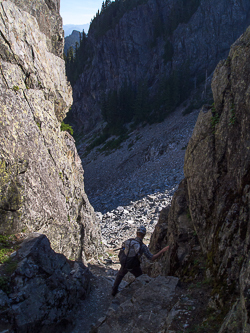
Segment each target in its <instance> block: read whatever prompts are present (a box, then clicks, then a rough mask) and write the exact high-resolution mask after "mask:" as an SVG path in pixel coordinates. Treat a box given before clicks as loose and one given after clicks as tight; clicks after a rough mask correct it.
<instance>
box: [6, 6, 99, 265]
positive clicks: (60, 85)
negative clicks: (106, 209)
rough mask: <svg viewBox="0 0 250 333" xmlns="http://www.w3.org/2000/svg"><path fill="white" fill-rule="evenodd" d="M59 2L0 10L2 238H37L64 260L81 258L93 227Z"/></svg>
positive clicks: (88, 252) (91, 249)
mask: <svg viewBox="0 0 250 333" xmlns="http://www.w3.org/2000/svg"><path fill="white" fill-rule="evenodd" d="M62 52H63V30H62V22H61V18H60V16H59V1H52V0H51V1H49V0H48V1H47V0H45V1H42V0H41V1H31V0H30V1H20V0H16V1H1V3H0V91H1V93H0V107H1V119H0V232H1V233H6V234H11V233H15V232H20V231H24V230H25V232H27V233H28V232H33V231H39V232H41V233H44V234H46V235H47V236H48V238H49V239H50V241H51V245H52V247H53V249H54V250H55V251H57V252H60V253H64V254H65V255H66V256H67V257H68V258H72V259H76V258H78V259H87V258H90V257H92V256H93V255H95V254H96V251H97V248H98V246H99V227H98V225H96V224H95V218H94V212H93V208H92V207H91V206H90V204H89V201H88V198H87V196H86V194H85V192H84V186H83V180H84V177H83V169H82V166H81V161H80V159H79V157H78V154H77V151H76V148H75V144H74V139H73V138H72V137H71V135H69V134H68V133H67V132H61V130H60V125H61V122H62V120H63V119H64V118H65V115H66V113H67V111H68V109H69V107H70V105H71V104H72V90H71V87H70V85H69V83H68V82H67V80H66V76H65V64H64V60H63V59H62Z"/></svg>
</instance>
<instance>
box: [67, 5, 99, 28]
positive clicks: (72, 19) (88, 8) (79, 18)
mask: <svg viewBox="0 0 250 333" xmlns="http://www.w3.org/2000/svg"><path fill="white" fill-rule="evenodd" d="M102 2H103V0H61V16H62V18H63V24H64V25H65V24H75V25H80V24H85V23H90V20H91V19H92V18H93V17H94V16H95V14H96V13H97V11H98V9H101V7H102Z"/></svg>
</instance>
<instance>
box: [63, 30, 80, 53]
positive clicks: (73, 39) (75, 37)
mask: <svg viewBox="0 0 250 333" xmlns="http://www.w3.org/2000/svg"><path fill="white" fill-rule="evenodd" d="M81 35H82V32H80V31H77V30H73V31H72V33H71V35H69V36H67V37H65V38H64V53H65V55H67V52H68V49H69V48H70V47H73V49H75V47H76V45H77V44H76V43H78V44H79V43H80V36H81Z"/></svg>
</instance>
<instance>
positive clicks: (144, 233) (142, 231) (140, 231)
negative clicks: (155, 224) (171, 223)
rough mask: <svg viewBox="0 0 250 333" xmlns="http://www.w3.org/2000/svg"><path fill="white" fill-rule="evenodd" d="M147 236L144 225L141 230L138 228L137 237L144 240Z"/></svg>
mask: <svg viewBox="0 0 250 333" xmlns="http://www.w3.org/2000/svg"><path fill="white" fill-rule="evenodd" d="M145 235H146V228H145V227H144V226H143V225H141V226H140V227H139V228H137V237H140V238H141V239H143V237H144V236H145Z"/></svg>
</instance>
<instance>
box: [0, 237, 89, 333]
mask: <svg viewBox="0 0 250 333" xmlns="http://www.w3.org/2000/svg"><path fill="white" fill-rule="evenodd" d="M3 266H4V267H2V273H3V272H6V273H10V269H13V268H14V269H15V271H14V273H13V274H12V275H11V277H10V281H9V283H8V284H6V286H5V291H6V292H7V294H6V293H5V292H4V291H3V290H0V318H1V319H0V331H1V332H20V333H26V332H27V333H28V332H47V333H48V332H51V333H52V332H59V331H61V329H62V328H64V329H65V328H66V327H67V325H70V324H71V323H72V321H73V319H74V318H73V311H72V310H74V309H75V306H76V305H77V304H78V302H79V301H80V300H82V299H85V297H86V295H87V294H88V291H89V280H90V276H91V273H90V272H89V270H88V268H86V267H85V266H84V265H83V264H82V263H80V262H71V261H69V260H67V259H66V257H65V256H64V255H62V254H58V253H55V252H54V251H53V250H52V249H51V247H50V243H49V240H48V238H47V237H46V236H45V235H41V234H38V233H35V234H32V235H30V236H29V237H28V238H27V239H26V240H25V241H24V242H23V243H22V245H21V248H20V249H19V250H18V251H17V253H16V254H15V253H14V254H13V255H12V256H11V257H10V259H9V260H8V262H6V263H5V264H4V265H3ZM2 276H5V275H4V274H3V275H2ZM6 278H7V277H6ZM60 327H61V328H60Z"/></svg>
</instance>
